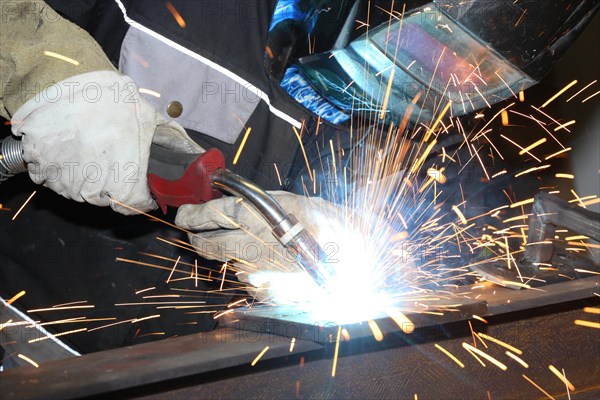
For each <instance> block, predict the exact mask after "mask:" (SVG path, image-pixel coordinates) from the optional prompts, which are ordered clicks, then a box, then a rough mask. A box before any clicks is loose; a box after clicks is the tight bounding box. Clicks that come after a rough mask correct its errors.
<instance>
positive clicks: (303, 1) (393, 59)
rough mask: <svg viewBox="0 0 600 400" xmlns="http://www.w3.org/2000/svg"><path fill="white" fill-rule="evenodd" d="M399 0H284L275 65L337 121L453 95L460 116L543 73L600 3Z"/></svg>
mask: <svg viewBox="0 0 600 400" xmlns="http://www.w3.org/2000/svg"><path fill="white" fill-rule="evenodd" d="M391 4H393V3H392V2H390V1H375V0H372V1H364V0H354V1H352V0H330V1H324V0H280V1H279V2H278V4H277V6H276V9H275V16H274V18H273V20H272V23H271V26H270V29H269V36H268V40H267V51H266V54H267V56H266V64H267V69H268V71H269V73H270V74H271V76H272V77H273V78H275V79H278V80H280V81H281V86H282V87H283V88H284V89H285V90H286V91H287V92H288V93H289V94H290V95H291V96H292V97H294V98H295V99H296V100H297V101H299V102H300V103H302V104H303V105H304V106H305V107H307V108H308V109H310V110H311V111H313V112H315V113H316V114H318V115H320V116H321V117H323V118H324V119H325V120H328V121H330V122H333V123H340V122H343V121H345V120H347V119H349V118H350V117H351V116H352V115H353V114H356V113H361V114H362V115H366V116H367V117H369V116H371V117H380V116H385V118H386V119H387V120H388V121H389V120H392V121H393V120H399V119H400V118H402V117H403V115H404V114H405V112H406V110H407V108H408V107H409V105H410V104H411V103H412V102H413V100H414V103H415V104H414V105H413V106H412V112H411V114H410V119H411V120H412V121H413V122H414V121H416V120H418V119H420V120H422V121H423V120H425V121H426V120H430V119H431V118H433V116H434V115H435V114H436V112H439V110H441V108H442V107H444V106H446V105H448V104H450V105H449V110H450V114H451V115H454V116H460V115H464V114H468V113H471V112H473V111H476V110H479V109H482V108H485V107H491V105H492V104H494V103H497V102H499V101H502V100H505V99H507V98H510V97H517V94H518V92H520V91H522V90H525V89H527V88H528V87H530V86H532V85H534V84H535V83H537V82H538V81H539V80H540V79H541V78H542V77H543V76H544V75H545V74H546V73H547V72H548V71H549V70H550V69H551V67H552V66H553V65H554V63H555V62H556V61H557V60H558V59H559V57H560V56H561V55H562V54H563V53H564V52H565V51H566V49H567V48H568V46H569V45H570V44H571V43H572V42H573V41H574V40H575V38H576V37H577V36H578V35H579V33H580V32H581V31H582V30H583V28H584V27H585V26H586V25H587V23H588V22H589V21H590V20H591V18H592V17H593V16H594V14H595V12H596V11H597V10H598V8H599V7H600V2H598V1H596V0H583V1H582V0H556V1H551V2H549V1H539V0H524V1H519V2H515V1H514V0H495V1H489V0H472V1H466V2H465V1H462V0H436V1H433V2H430V1H407V2H405V3H402V2H398V4H396V9H394V10H391V9H390V7H391ZM403 4H404V7H403ZM398 5H399V6H400V8H399V9H398V8H397V7H398ZM367 26H368V30H367ZM417 99H418V100H417Z"/></svg>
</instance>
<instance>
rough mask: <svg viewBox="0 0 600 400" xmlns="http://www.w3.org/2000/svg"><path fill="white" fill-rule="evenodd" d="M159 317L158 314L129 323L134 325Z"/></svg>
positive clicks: (135, 319)
mask: <svg viewBox="0 0 600 400" xmlns="http://www.w3.org/2000/svg"><path fill="white" fill-rule="evenodd" d="M159 317H160V314H155V315H150V316H147V317H142V318H134V319H133V321H131V323H132V324H135V323H137V322H142V321H147V320H149V319H154V318H159Z"/></svg>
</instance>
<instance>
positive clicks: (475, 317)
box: [471, 286, 488, 337]
mask: <svg viewBox="0 0 600 400" xmlns="http://www.w3.org/2000/svg"><path fill="white" fill-rule="evenodd" d="M482 287H483V286H482ZM471 289H475V286H473V287H472V288H471ZM473 319H476V320H478V321H481V322H483V323H484V324H487V323H488V322H487V320H485V319H484V318H481V317H480V316H479V315H473ZM479 336H481V333H480V334H479ZM481 337H483V336H481Z"/></svg>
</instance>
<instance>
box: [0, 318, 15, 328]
mask: <svg viewBox="0 0 600 400" xmlns="http://www.w3.org/2000/svg"><path fill="white" fill-rule="evenodd" d="M5 326H13V325H12V319H9V320H8V321H6V322H5V323H3V324H0V331H1V330H2V329H4V327H5Z"/></svg>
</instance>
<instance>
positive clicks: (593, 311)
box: [583, 307, 600, 314]
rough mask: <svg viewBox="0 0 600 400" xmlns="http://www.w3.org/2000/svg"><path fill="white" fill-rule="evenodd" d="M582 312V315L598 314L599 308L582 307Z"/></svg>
mask: <svg viewBox="0 0 600 400" xmlns="http://www.w3.org/2000/svg"><path fill="white" fill-rule="evenodd" d="M583 312H584V313H588V314H600V308H598V307H584V308H583Z"/></svg>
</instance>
